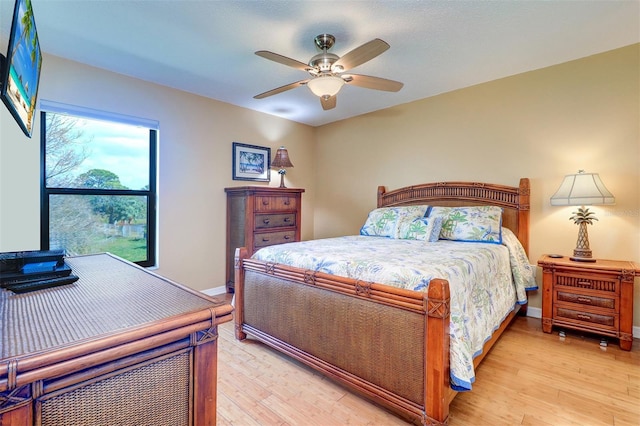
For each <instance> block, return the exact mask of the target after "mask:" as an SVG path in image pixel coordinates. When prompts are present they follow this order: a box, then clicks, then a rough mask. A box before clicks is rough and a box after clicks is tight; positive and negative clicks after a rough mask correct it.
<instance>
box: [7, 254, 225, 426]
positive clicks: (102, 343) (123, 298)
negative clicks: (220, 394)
mask: <svg viewBox="0 0 640 426" xmlns="http://www.w3.org/2000/svg"><path fill="white" fill-rule="evenodd" d="M66 262H67V264H68V265H69V266H71V268H72V269H73V273H74V274H76V275H78V276H79V277H80V279H79V280H78V281H77V282H75V283H73V284H69V285H66V286H61V287H56V288H50V289H45V290H39V291H34V292H31V293H24V294H14V293H12V292H10V291H7V290H2V289H0V424H1V425H2V426H6V425H31V424H38V425H56V426H60V425H107V424H108V425H136V426H139V425H171V426H176V425H198V426H199V425H215V424H216V378H217V337H218V329H217V325H218V324H221V323H223V322H227V321H230V320H231V317H232V314H231V313H232V309H233V308H232V307H231V305H229V304H227V303H225V302H224V301H222V300H218V299H215V298H211V297H208V296H205V295H203V294H201V293H199V292H196V291H193V290H191V289H188V288H186V287H184V286H181V285H179V284H176V283H174V282H172V281H169V280H167V279H165V278H162V277H160V276H158V275H155V274H153V273H151V272H149V271H147V270H145V269H143V268H140V267H138V266H136V265H134V264H131V263H129V262H126V261H124V260H122V259H119V258H117V257H115V256H111V255H108V254H100V255H91V256H81V257H72V258H67V259H66Z"/></svg>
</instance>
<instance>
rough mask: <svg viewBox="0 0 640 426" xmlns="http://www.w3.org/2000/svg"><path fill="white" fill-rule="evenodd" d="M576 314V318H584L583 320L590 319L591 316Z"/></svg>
mask: <svg viewBox="0 0 640 426" xmlns="http://www.w3.org/2000/svg"><path fill="white" fill-rule="evenodd" d="M576 316H577V317H578V319H581V320H585V321H591V316H589V315H585V314H578V315H576Z"/></svg>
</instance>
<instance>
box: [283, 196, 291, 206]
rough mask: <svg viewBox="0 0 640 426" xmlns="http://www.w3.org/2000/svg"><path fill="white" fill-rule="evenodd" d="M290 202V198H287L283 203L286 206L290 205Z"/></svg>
mask: <svg viewBox="0 0 640 426" xmlns="http://www.w3.org/2000/svg"><path fill="white" fill-rule="evenodd" d="M290 204H291V200H290V199H288V198H287V199H286V200H285V201H284V205H285V206H288V205H290Z"/></svg>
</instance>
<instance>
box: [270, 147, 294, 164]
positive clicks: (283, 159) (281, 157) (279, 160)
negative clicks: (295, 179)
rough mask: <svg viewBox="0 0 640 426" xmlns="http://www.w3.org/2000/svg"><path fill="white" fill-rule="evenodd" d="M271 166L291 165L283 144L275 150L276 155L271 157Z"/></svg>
mask: <svg viewBox="0 0 640 426" xmlns="http://www.w3.org/2000/svg"><path fill="white" fill-rule="evenodd" d="M271 167H272V168H274V169H284V168H286V167H293V164H292V163H291V160H290V159H289V152H287V149H286V148H285V147H284V146H281V147H280V148H278V150H277V151H276V156H275V157H273V161H272V162H271Z"/></svg>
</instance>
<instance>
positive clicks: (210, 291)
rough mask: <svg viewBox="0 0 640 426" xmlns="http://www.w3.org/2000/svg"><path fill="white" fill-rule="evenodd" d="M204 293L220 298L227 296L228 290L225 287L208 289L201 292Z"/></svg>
mask: <svg viewBox="0 0 640 426" xmlns="http://www.w3.org/2000/svg"><path fill="white" fill-rule="evenodd" d="M200 291H201V292H202V293H204V294H206V295H207V296H218V295H220V294H225V293H226V292H227V288H226V287H225V286H220V287H213V288H208V289H206V290H200Z"/></svg>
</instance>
